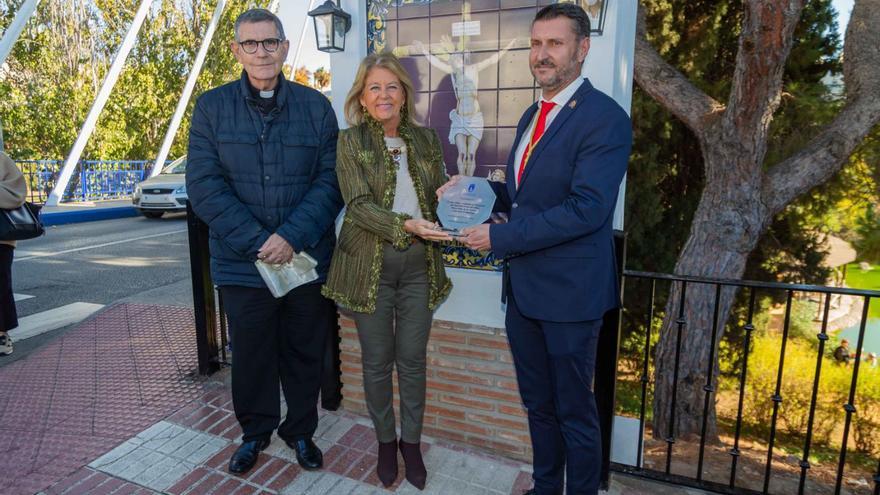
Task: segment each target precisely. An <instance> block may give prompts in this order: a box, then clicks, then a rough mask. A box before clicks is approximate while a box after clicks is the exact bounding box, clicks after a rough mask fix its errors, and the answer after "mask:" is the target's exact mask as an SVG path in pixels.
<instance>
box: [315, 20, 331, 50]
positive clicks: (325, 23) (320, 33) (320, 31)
mask: <svg viewBox="0 0 880 495" xmlns="http://www.w3.org/2000/svg"><path fill="white" fill-rule="evenodd" d="M332 19H333V14H323V15H316V16H315V40H316V42H317V43H318V49H319V50H320V49H323V48H327V47H329V46H330V44H331V43H332V41H333V26H332V22H333V21H332Z"/></svg>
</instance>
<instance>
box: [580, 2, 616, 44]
mask: <svg viewBox="0 0 880 495" xmlns="http://www.w3.org/2000/svg"><path fill="white" fill-rule="evenodd" d="M609 1H610V0H580V1H579V2H578V3H579V4H580V6H581V7H583V8H584V10H585V11H586V12H587V17H589V18H590V33H591V34H594V35H596V36H602V30H603V29H605V14H606V12H607V10H608V2H609Z"/></svg>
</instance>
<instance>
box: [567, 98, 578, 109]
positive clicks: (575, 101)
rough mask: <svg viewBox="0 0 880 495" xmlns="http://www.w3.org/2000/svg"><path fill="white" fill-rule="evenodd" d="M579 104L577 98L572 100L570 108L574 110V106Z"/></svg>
mask: <svg viewBox="0 0 880 495" xmlns="http://www.w3.org/2000/svg"><path fill="white" fill-rule="evenodd" d="M577 104H578V102H577V100H571V103H569V104H568V106H569V108H571V109H572V110H574V107H575V106H577Z"/></svg>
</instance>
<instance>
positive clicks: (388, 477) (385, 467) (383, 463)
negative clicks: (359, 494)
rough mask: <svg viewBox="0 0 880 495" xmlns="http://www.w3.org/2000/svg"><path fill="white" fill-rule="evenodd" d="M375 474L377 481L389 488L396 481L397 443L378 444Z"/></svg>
mask: <svg viewBox="0 0 880 495" xmlns="http://www.w3.org/2000/svg"><path fill="white" fill-rule="evenodd" d="M376 474H377V475H379V481H381V482H382V484H383V485H385V488H388V487H390V486H391V485H393V484H394V482H395V481H397V442H396V441H394V440H392V441H390V442H387V443H383V442H379V461H378V463H377V464H376Z"/></svg>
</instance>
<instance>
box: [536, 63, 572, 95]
mask: <svg viewBox="0 0 880 495" xmlns="http://www.w3.org/2000/svg"><path fill="white" fill-rule="evenodd" d="M541 67H551V68H554V67H555V68H556V69H557V71H556V74H555V75H553V76H551V77H550V79H548V80H547V81H546V82H541V80H540V79H539V78H538V76H537V75H536V72H537V69H539V68H541ZM577 70H578V66H577V64H576V63H575V62H574V61H571V63H569V64H568V65H566V66H563V67H560V66H558V65H556V64H554V63H553V62H550V61H549V60H541V61H539V62H538V63H537V64H535V65H534V66H533V67H532V76H534V77H535V80H536V81H538V86H541V89H550V90H553V89H559V88H560V87H561V86H562V85H563V84H565V83H567V82H569V81H571V80H573V79H574V78H575V77H576V72H577Z"/></svg>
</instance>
